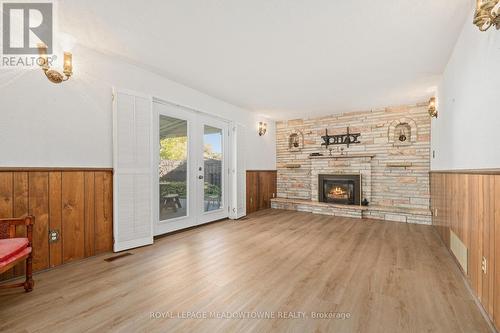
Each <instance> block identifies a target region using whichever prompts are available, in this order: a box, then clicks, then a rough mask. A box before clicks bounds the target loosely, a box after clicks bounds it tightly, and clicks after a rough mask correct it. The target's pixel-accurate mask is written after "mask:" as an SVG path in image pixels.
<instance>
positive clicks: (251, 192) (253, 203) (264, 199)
mask: <svg viewBox="0 0 500 333" xmlns="http://www.w3.org/2000/svg"><path fill="white" fill-rule="evenodd" d="M276 179H277V172H276V170H266V171H263V170H248V171H247V198H246V200H247V214H250V213H253V212H256V211H258V210H262V209H268V208H271V199H272V198H274V197H276V191H277V189H276Z"/></svg>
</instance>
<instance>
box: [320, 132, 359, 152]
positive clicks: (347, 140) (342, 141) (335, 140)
mask: <svg viewBox="0 0 500 333" xmlns="http://www.w3.org/2000/svg"><path fill="white" fill-rule="evenodd" d="M360 136H361V133H350V132H349V127H347V134H337V135H328V128H327V129H325V135H323V136H322V137H321V138H322V139H323V141H324V142H323V143H322V144H321V145H322V146H326V148H328V146H330V145H347V148H349V145H351V144H353V143H354V144H356V143H361V142H359V140H358V139H359V137H360Z"/></svg>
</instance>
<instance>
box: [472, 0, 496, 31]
mask: <svg viewBox="0 0 500 333" xmlns="http://www.w3.org/2000/svg"><path fill="white" fill-rule="evenodd" d="M476 1H477V2H476V13H475V14H474V24H475V25H476V26H477V27H478V28H479V30H481V31H486V30H488V29H489V28H490V27H491V26H495V27H496V28H497V30H499V29H500V0H476Z"/></svg>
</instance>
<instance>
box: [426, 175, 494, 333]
mask: <svg viewBox="0 0 500 333" xmlns="http://www.w3.org/2000/svg"><path fill="white" fill-rule="evenodd" d="M431 209H432V212H433V225H434V226H435V228H436V230H437V232H438V233H439V235H440V236H441V238H442V240H443V242H444V243H445V244H446V246H447V247H448V248H450V230H452V231H453V232H454V233H455V234H456V235H457V236H458V237H459V238H460V239H461V240H462V242H463V243H464V244H465V246H466V247H467V249H468V259H467V260H468V274H467V275H466V277H467V280H468V282H469V284H470V286H471V288H472V290H473V291H474V293H475V294H476V296H477V297H478V299H479V300H480V301H481V304H482V305H483V308H484V309H485V311H486V312H487V313H488V315H489V316H490V318H491V319H492V321H493V322H494V323H495V326H496V327H497V329H499V330H500V174H496V173H494V172H491V173H486V172H485V173H484V174H481V173H480V172H465V173H460V172H433V173H431ZM483 257H484V258H486V261H487V269H486V272H483V270H482V268H481V263H482V259H483Z"/></svg>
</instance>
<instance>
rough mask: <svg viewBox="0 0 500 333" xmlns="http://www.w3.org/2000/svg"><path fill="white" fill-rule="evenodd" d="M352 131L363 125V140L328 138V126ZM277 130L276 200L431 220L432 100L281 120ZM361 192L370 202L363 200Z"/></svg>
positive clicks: (353, 213)
mask: <svg viewBox="0 0 500 333" xmlns="http://www.w3.org/2000/svg"><path fill="white" fill-rule="evenodd" d="M347 128H349V129H347ZM347 132H349V133H360V136H359V138H358V141H359V142H356V143H351V144H350V145H347V144H345V143H341V144H339V143H338V142H337V143H335V142H334V143H331V144H330V145H328V146H326V145H324V143H325V140H324V136H325V135H326V134H328V135H330V136H336V135H340V136H342V135H345V134H346V133H347ZM276 135H277V137H276V138H277V141H276V143H277V147H276V151H277V169H278V178H277V190H278V191H277V197H276V198H273V199H271V207H273V208H276V209H290V210H298V211H305V212H312V213H316V214H328V215H335V216H344V217H354V218H370V219H380V220H386V221H397V222H408V223H423V224H429V223H430V222H431V212H430V209H429V163H430V155H431V154H430V145H429V138H430V117H429V114H428V112H427V103H422V104H417V105H408V106H399V107H388V108H381V109H375V110H368V111H365V112H347V113H342V114H334V115H331V116H325V117H319V118H307V119H291V120H286V121H281V122H277V123H276ZM353 175H356V176H357V177H359V179H358V181H359V184H357V183H356V180H353V179H350V177H351V176H353ZM324 176H328V177H330V176H336V177H334V178H338V179H330V178H328V179H326V178H325V179H323V184H322V181H321V177H324ZM339 179H340V180H341V181H344V180H345V182H341V183H339ZM325 182H326V185H325ZM325 186H326V188H325ZM358 189H360V190H359V191H358V192H357V193H355V192H356V191H355V190H358ZM364 199H366V203H367V205H361V204H360V203H361V202H363V201H364Z"/></svg>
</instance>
